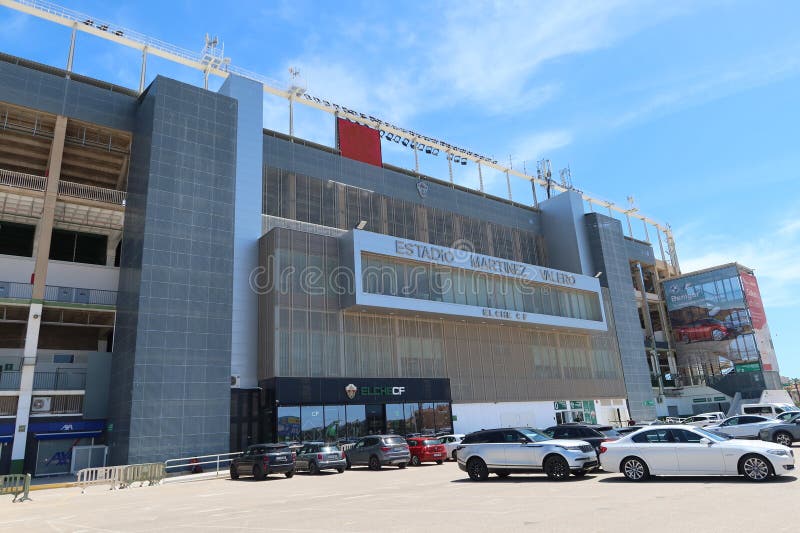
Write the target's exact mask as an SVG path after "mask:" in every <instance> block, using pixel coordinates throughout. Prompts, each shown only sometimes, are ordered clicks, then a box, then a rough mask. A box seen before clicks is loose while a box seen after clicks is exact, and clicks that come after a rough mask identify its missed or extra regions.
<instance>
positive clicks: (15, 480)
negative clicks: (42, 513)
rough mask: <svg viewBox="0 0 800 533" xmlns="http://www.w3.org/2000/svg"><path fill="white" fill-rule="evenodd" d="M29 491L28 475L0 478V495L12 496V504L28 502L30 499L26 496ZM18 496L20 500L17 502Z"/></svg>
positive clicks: (10, 475) (29, 479)
mask: <svg viewBox="0 0 800 533" xmlns="http://www.w3.org/2000/svg"><path fill="white" fill-rule="evenodd" d="M30 490H31V475H30V474H8V475H6V476H0V494H13V495H14V499H13V500H12V501H14V502H16V501H20V502H24V501H25V500H30V499H31V498H30V496H28V493H29V492H30ZM20 494H21V495H22V498H20V499H19V500H17V498H18V497H19V495H20Z"/></svg>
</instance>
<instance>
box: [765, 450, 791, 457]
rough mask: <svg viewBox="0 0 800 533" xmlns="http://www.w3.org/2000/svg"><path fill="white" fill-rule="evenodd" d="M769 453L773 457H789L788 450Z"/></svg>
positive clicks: (768, 451) (770, 451)
mask: <svg viewBox="0 0 800 533" xmlns="http://www.w3.org/2000/svg"><path fill="white" fill-rule="evenodd" d="M767 453H769V454H772V455H780V456H782V457H789V451H788V450H767Z"/></svg>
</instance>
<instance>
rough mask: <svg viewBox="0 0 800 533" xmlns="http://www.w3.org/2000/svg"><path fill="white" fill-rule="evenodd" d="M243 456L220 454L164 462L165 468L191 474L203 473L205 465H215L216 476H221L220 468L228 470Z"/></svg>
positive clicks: (173, 471) (231, 453) (235, 453)
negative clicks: (236, 459)
mask: <svg viewBox="0 0 800 533" xmlns="http://www.w3.org/2000/svg"><path fill="white" fill-rule="evenodd" d="M240 455H242V452H230V453H218V454H216V455H195V456H194V457H181V458H179V459H168V460H166V461H164V468H165V469H166V470H168V471H169V470H171V471H172V473H176V472H178V471H180V470H184V469H186V470H189V473H199V472H197V470H200V471H201V472H202V470H203V465H214V468H215V469H216V474H215V475H216V476H219V471H220V468H222V469H226V468H228V466H229V465H230V464H231V461H232V460H233V459H235V458H237V457H239V456H240Z"/></svg>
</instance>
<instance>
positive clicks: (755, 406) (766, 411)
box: [740, 403, 800, 418]
mask: <svg viewBox="0 0 800 533" xmlns="http://www.w3.org/2000/svg"><path fill="white" fill-rule="evenodd" d="M740 411H741V412H742V414H743V415H760V416H766V417H767V418H775V417H777V416H778V415H779V414H781V413H785V412H787V411H800V409H798V408H797V407H796V406H794V405H792V404H789V403H751V404H745V405H742V406H741V407H740Z"/></svg>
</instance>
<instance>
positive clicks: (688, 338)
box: [675, 318, 728, 343]
mask: <svg viewBox="0 0 800 533" xmlns="http://www.w3.org/2000/svg"><path fill="white" fill-rule="evenodd" d="M675 337H676V338H677V339H680V340H682V341H683V342H686V343H689V342H692V341H721V340H724V339H726V338H727V337H728V328H726V327H725V324H723V323H722V322H720V321H719V320H717V319H716V318H701V319H700V320H695V321H694V322H690V323H688V324H686V325H684V326H678V327H676V328H675Z"/></svg>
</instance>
